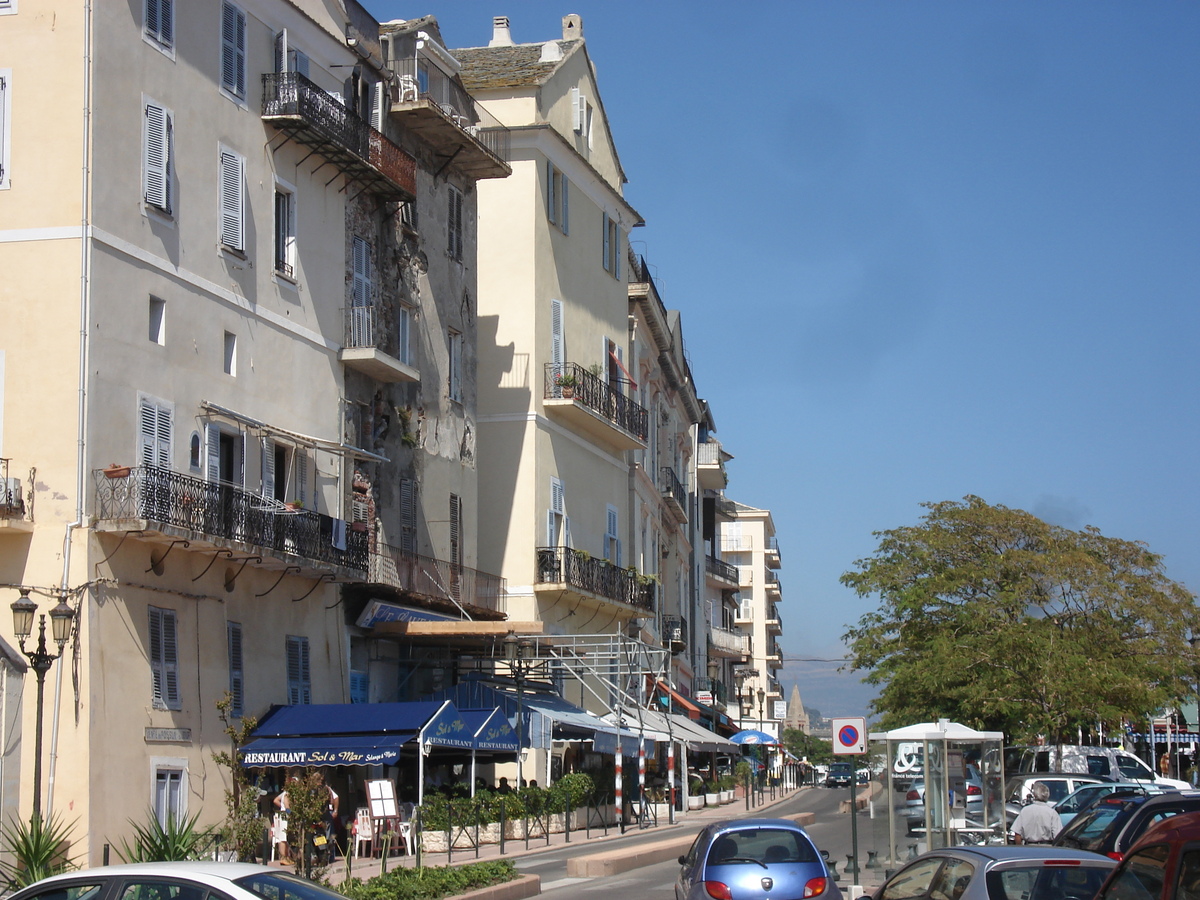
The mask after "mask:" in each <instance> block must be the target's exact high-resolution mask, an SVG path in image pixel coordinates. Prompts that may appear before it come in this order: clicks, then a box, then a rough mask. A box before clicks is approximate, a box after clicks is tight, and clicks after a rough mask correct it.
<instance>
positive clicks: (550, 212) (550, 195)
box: [546, 160, 558, 222]
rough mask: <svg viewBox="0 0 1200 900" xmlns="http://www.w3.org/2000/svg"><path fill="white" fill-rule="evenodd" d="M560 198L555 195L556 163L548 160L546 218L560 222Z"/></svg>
mask: <svg viewBox="0 0 1200 900" xmlns="http://www.w3.org/2000/svg"><path fill="white" fill-rule="evenodd" d="M557 212H558V197H557V196H556V195H555V193H554V163H552V162H550V160H546V218H548V219H549V220H550V221H551V222H557V221H558V215H557Z"/></svg>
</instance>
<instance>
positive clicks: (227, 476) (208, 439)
mask: <svg viewBox="0 0 1200 900" xmlns="http://www.w3.org/2000/svg"><path fill="white" fill-rule="evenodd" d="M204 432H205V435H204V436H205V475H206V477H207V480H208V481H211V482H212V483H213V484H216V483H217V482H224V483H225V484H232V485H237V486H241V485H242V483H243V480H244V477H245V472H246V440H245V438H244V437H243V436H242V434H241V433H240V432H229V431H223V430H222V429H221V426H220V425H217V424H215V423H212V422H210V423H209V424H207V425H205V426H204Z"/></svg>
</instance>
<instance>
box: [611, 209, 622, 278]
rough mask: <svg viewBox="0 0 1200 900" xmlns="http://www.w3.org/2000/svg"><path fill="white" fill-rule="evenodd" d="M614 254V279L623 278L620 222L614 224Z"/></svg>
mask: <svg viewBox="0 0 1200 900" xmlns="http://www.w3.org/2000/svg"><path fill="white" fill-rule="evenodd" d="M612 232H613V234H612V245H613V247H612V254H613V263H612V265H613V267H612V273H613V277H614V278H620V277H621V225H620V223H619V222H613V223H612Z"/></svg>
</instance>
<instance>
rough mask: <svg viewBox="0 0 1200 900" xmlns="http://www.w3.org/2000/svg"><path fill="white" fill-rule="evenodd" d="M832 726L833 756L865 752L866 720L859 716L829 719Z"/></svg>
mask: <svg viewBox="0 0 1200 900" xmlns="http://www.w3.org/2000/svg"><path fill="white" fill-rule="evenodd" d="M830 722H831V723H832V724H833V754H834V756H851V755H854V754H857V753H866V752H867V720H866V719H865V718H862V717H861V716H851V717H848V718H844V719H830Z"/></svg>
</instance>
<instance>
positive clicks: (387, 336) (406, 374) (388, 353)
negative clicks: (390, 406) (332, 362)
mask: <svg viewBox="0 0 1200 900" xmlns="http://www.w3.org/2000/svg"><path fill="white" fill-rule="evenodd" d="M343 313H344V315H345V319H346V335H345V346H343V347H342V349H341V350H340V351H338V359H339V360H340V361H341V362H342V363H344V364H345V366H346V367H347V368H349V369H354V370H355V371H357V372H362V373H363V374H364V375H366V376H368V377H369V378H372V379H374V380H375V381H379V382H383V383H384V384H396V383H398V382H402V381H407V382H417V381H420V380H421V373H420V372H418V371H417V370H416V369H415V368H414V367H413V366H411V365H409V364H408V363H406V362H403V361H401V360H400V358H399V357H400V356H401V355H402V354H401V352H400V347H399V333H400V332H399V329H398V328H397V327H396V323H395V322H391V323H388V322H387V321H386V320H387V316H386V315H385V313H386V310H385V308H384V307H382V306H380V305H378V304H369V305H367V306H349V307H346V308H345V309H344V310H343ZM389 325H390V327H389Z"/></svg>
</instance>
